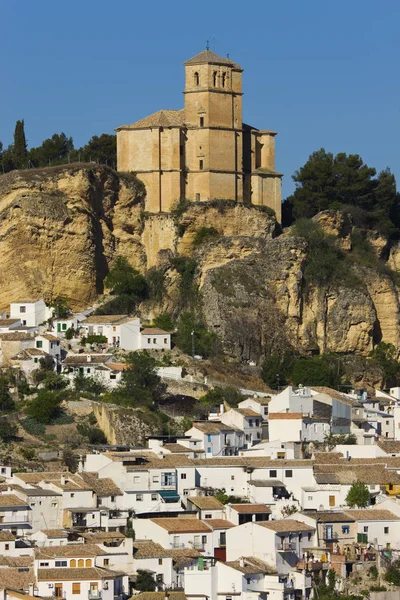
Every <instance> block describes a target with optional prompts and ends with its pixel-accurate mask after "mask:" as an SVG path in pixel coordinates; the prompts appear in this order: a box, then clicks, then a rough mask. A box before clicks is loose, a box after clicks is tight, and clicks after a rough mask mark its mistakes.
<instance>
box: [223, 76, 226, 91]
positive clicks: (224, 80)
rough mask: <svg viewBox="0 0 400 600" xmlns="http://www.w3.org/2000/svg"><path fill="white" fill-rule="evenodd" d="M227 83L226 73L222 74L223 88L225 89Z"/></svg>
mask: <svg viewBox="0 0 400 600" xmlns="http://www.w3.org/2000/svg"><path fill="white" fill-rule="evenodd" d="M225 83H226V73H222V87H223V88H224V87H225Z"/></svg>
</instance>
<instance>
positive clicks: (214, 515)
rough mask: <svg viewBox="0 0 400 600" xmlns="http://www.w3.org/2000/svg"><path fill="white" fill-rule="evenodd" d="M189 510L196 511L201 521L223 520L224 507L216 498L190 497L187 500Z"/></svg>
mask: <svg viewBox="0 0 400 600" xmlns="http://www.w3.org/2000/svg"><path fill="white" fill-rule="evenodd" d="M186 508H187V510H190V511H192V510H195V511H196V512H197V514H198V517H199V519H204V520H207V519H223V518H224V516H225V509H224V505H223V504H222V503H221V502H220V501H219V500H217V499H216V498H215V496H190V497H189V498H187V505H186Z"/></svg>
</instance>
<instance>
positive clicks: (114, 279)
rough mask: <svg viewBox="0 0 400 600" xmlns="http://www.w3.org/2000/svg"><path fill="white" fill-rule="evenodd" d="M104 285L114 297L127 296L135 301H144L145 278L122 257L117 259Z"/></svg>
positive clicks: (145, 294)
mask: <svg viewBox="0 0 400 600" xmlns="http://www.w3.org/2000/svg"><path fill="white" fill-rule="evenodd" d="M105 284H106V287H108V288H111V290H112V293H113V294H116V295H119V294H129V295H132V296H134V297H135V298H137V299H144V298H145V297H146V296H147V283H146V280H145V278H144V277H143V275H141V274H140V273H139V271H137V270H136V269H134V268H133V267H132V266H131V265H130V264H129V262H128V260H127V259H126V258H125V257H124V256H119V257H118V258H117V260H116V261H115V263H114V265H113V267H112V268H111V269H110V272H109V273H108V275H107V277H106V279H105Z"/></svg>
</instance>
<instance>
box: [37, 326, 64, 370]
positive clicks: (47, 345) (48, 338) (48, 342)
mask: <svg viewBox="0 0 400 600" xmlns="http://www.w3.org/2000/svg"><path fill="white" fill-rule="evenodd" d="M35 348H37V349H38V350H43V352H46V354H49V355H50V356H51V357H52V358H54V360H55V361H56V362H57V363H59V362H60V360H61V346H60V340H59V338H57V337H56V336H55V335H52V334H51V333H43V334H41V335H37V336H36V337H35Z"/></svg>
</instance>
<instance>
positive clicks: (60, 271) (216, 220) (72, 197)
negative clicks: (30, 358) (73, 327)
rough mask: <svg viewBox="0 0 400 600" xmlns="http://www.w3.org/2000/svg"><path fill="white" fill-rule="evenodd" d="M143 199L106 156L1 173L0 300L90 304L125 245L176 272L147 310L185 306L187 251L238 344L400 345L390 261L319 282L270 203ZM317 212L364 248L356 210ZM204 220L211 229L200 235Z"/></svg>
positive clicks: (138, 257)
mask: <svg viewBox="0 0 400 600" xmlns="http://www.w3.org/2000/svg"><path fill="white" fill-rule="evenodd" d="M144 199H145V190H144V187H143V185H142V184H141V182H140V181H138V180H137V179H136V178H135V177H134V175H131V174H117V173H115V172H114V171H112V170H111V169H108V168H106V167H104V166H99V165H96V164H84V165H64V166H61V167H53V168H50V169H40V170H29V171H14V172H12V173H9V174H7V175H4V176H2V177H0V261H1V272H2V278H1V286H0V309H5V308H7V306H8V304H9V303H10V301H13V300H20V299H24V298H28V297H29V298H31V297H35V298H37V297H40V296H44V297H45V298H48V299H50V298H54V297H56V296H63V297H65V298H66V299H67V300H68V303H69V304H70V305H71V306H72V307H73V308H74V309H78V308H82V307H84V306H87V305H88V304H90V303H92V302H94V301H95V300H96V298H97V296H98V294H101V293H102V292H103V281H104V278H105V276H106V274H107V272H108V270H109V268H110V266H111V265H112V262H113V260H115V258H116V257H117V256H124V257H126V258H127V259H128V260H129V262H130V263H131V264H132V265H133V266H134V267H136V268H138V269H139V270H140V271H141V272H143V273H145V272H146V271H147V270H148V269H151V268H158V269H162V270H163V272H164V273H165V294H164V295H163V300H162V302H161V304H160V305H159V306H156V307H155V306H152V307H148V306H143V307H141V308H142V314H143V315H144V316H148V317H151V316H152V315H154V314H155V313H156V312H163V311H165V310H168V311H171V312H174V313H175V316H176V313H177V302H176V299H177V294H178V285H179V276H178V273H177V271H176V270H174V268H173V266H171V262H170V260H171V257H174V256H175V257H176V256H186V257H190V258H192V259H194V260H195V261H196V264H197V270H196V278H195V284H196V285H197V286H198V287H199V288H200V291H201V297H202V302H203V307H204V311H203V312H204V316H205V319H206V322H207V324H208V326H209V327H210V329H211V330H218V332H219V337H220V339H221V341H222V343H223V344H224V347H225V348H226V350H227V351H228V352H229V353H231V354H232V355H236V356H241V357H242V358H244V359H246V358H247V359H250V358H251V359H257V358H259V357H260V356H261V355H263V354H264V353H265V352H266V351H268V350H276V349H279V348H283V347H286V346H291V347H294V348H296V349H298V350H299V351H301V352H305V353H307V352H315V351H319V352H339V353H342V354H347V353H357V354H360V355H367V354H368V353H369V351H370V350H371V349H372V347H373V345H374V343H376V342H378V341H381V340H383V341H386V342H390V343H393V344H394V345H395V346H396V348H397V350H399V348H400V328H399V317H400V314H399V300H398V289H397V286H396V284H395V282H394V281H395V280H394V278H391V277H390V276H389V275H388V270H387V269H386V267H385V269H386V270H385V269H378V268H376V269H374V268H373V266H371V265H366V266H363V267H362V266H360V272H359V273H358V278H359V279H360V280H361V281H362V285H361V286H360V287H358V288H357V287H352V288H350V287H346V285H345V284H343V285H336V286H328V287H326V286H317V285H315V283H313V282H312V281H309V282H306V281H305V276H304V274H305V264H306V260H307V255H308V245H307V242H306V240H305V239H303V238H300V237H293V236H292V235H290V232H289V233H288V232H287V231H285V232H284V234H283V235H279V230H278V227H277V224H276V221H275V219H274V217H273V216H271V214H269V213H268V212H264V211H263V210H262V209H260V208H257V207H254V206H247V205H243V204H234V203H230V202H228V201H226V202H220V201H211V202H208V203H192V204H190V203H189V204H187V205H184V206H183V207H180V209H179V210H176V211H174V212H172V213H168V214H154V215H153V214H148V213H146V212H145V202H144ZM314 219H315V220H316V221H317V222H318V223H319V225H320V227H321V228H322V229H323V230H324V231H325V233H327V234H329V235H330V236H331V237H333V238H335V239H336V240H337V245H338V248H340V250H341V252H345V253H347V252H348V253H351V252H352V251H353V247H352V244H353V239H354V238H353V233H354V227H353V223H352V220H351V216H349V215H346V214H343V213H341V212H335V211H325V212H324V213H320V214H319V215H317V216H316V217H315V218H314ZM201 230H203V232H204V231H205V232H206V233H207V232H212V235H210V238H209V239H207V235H206V236H205V239H204V240H203V241H202V243H197V242H196V239H197V237H196V236H197V234H198V232H199V231H201ZM364 234H365V232H364ZM366 235H367V237H368V242H369V244H370V246H371V248H372V250H373V253H374V254H375V257H376V258H382V257H383V256H386V255H387V256H388V262H387V266H388V267H390V268H391V269H392V270H394V271H398V269H399V264H400V258H399V257H400V250H399V246H393V247H392V248H389V246H388V243H387V240H385V239H384V238H383V237H382V236H381V235H379V234H378V233H376V234H375V233H374V232H368V234H366ZM354 268H356V266H355V267H354Z"/></svg>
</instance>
